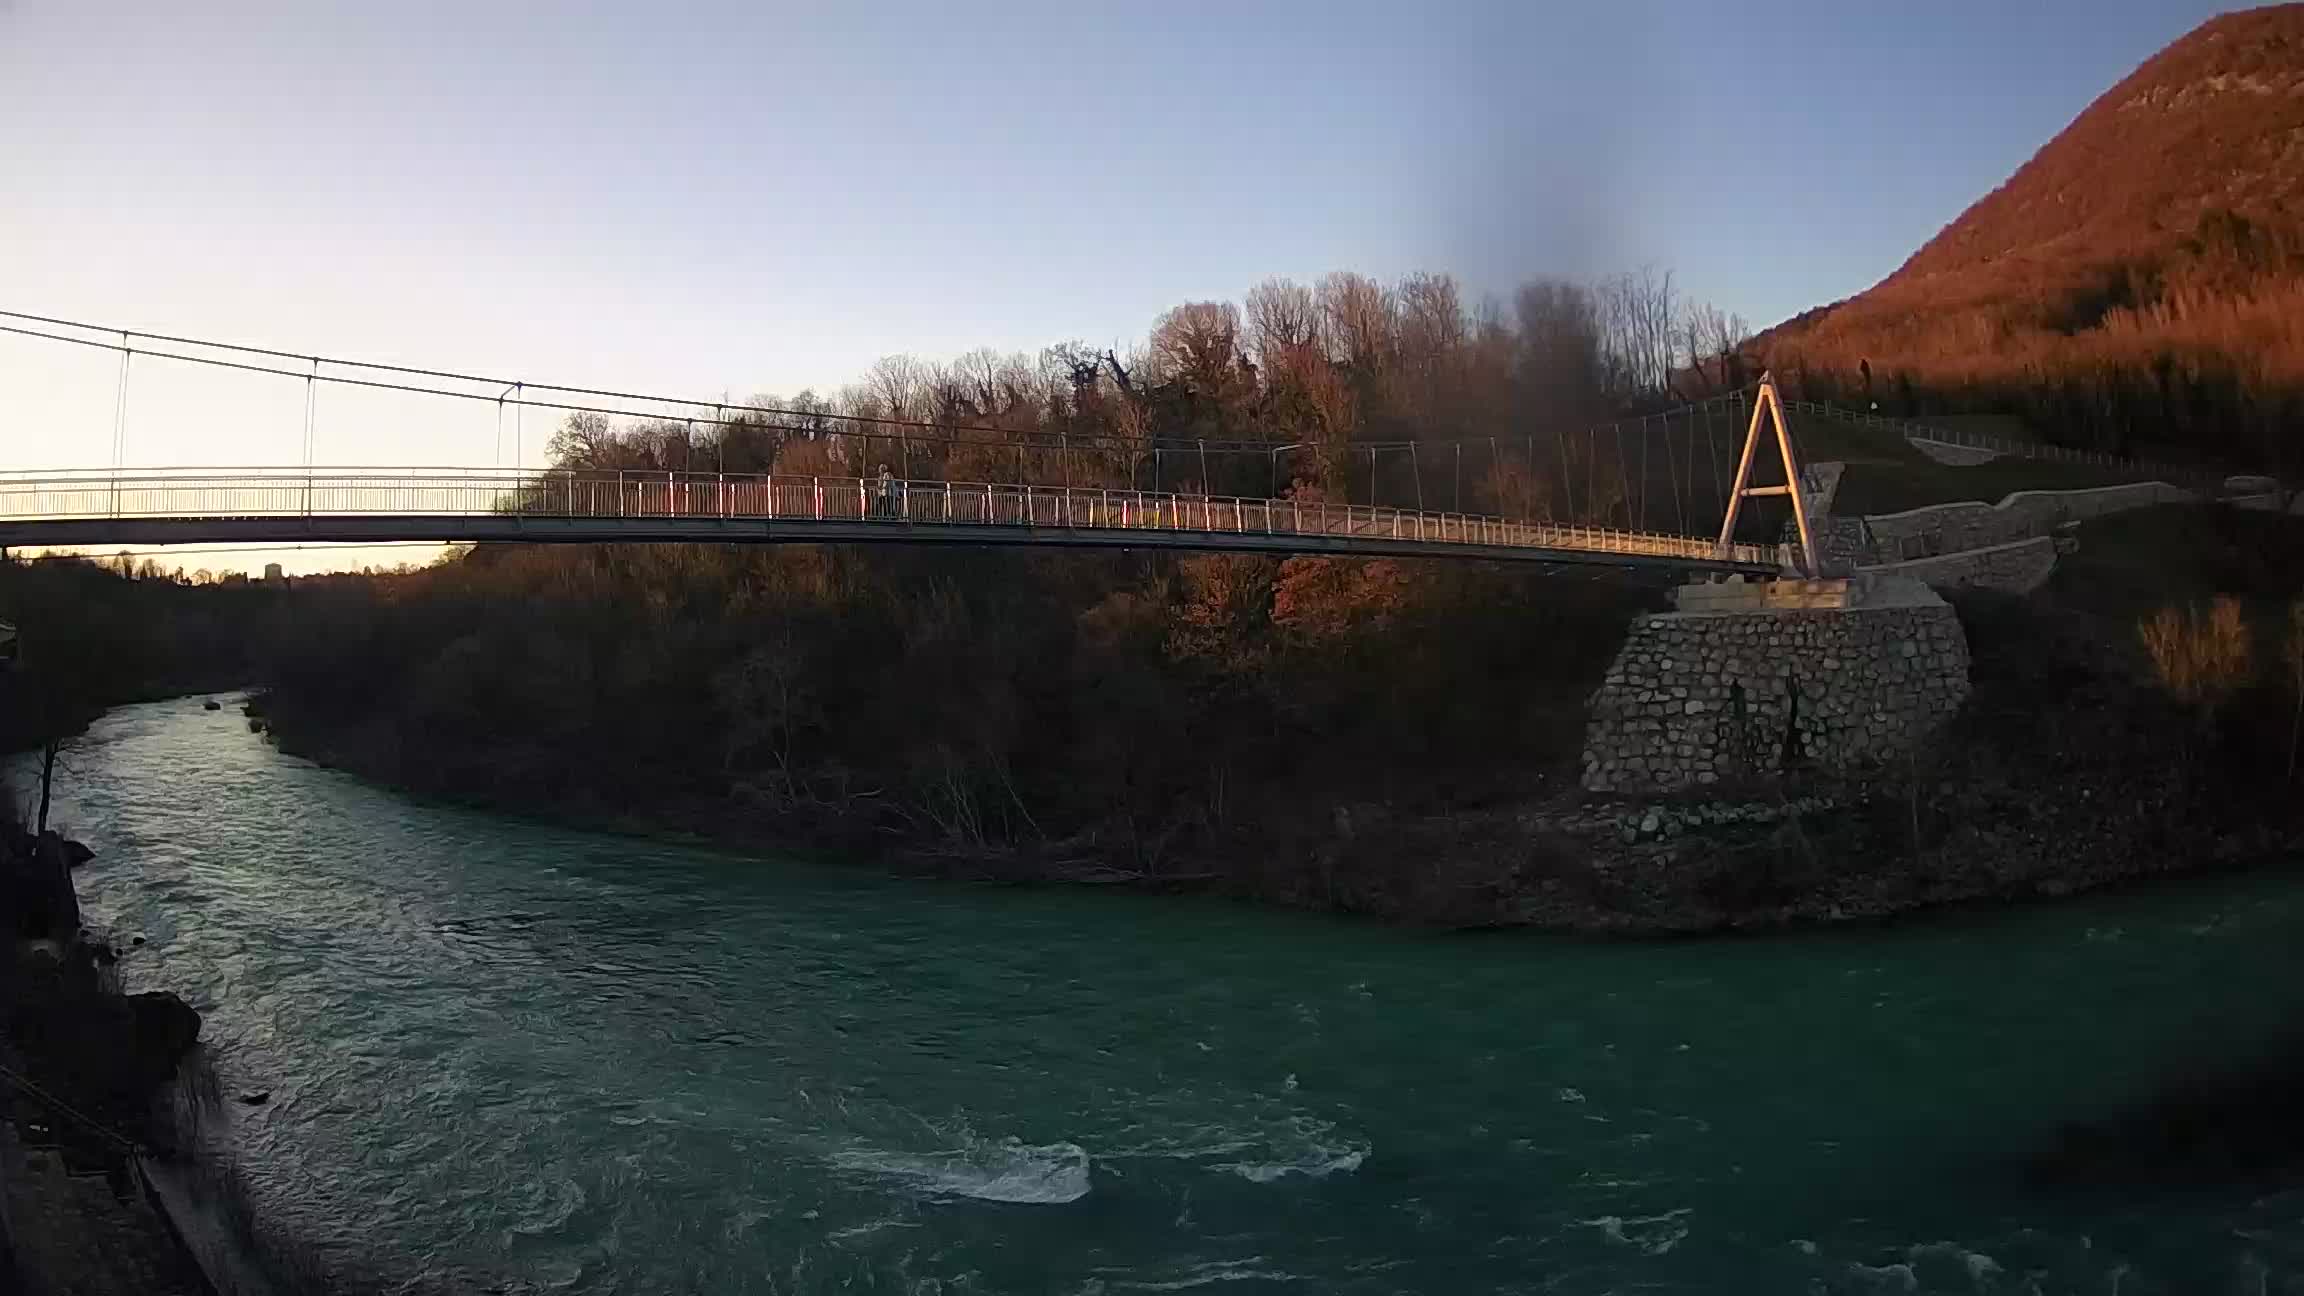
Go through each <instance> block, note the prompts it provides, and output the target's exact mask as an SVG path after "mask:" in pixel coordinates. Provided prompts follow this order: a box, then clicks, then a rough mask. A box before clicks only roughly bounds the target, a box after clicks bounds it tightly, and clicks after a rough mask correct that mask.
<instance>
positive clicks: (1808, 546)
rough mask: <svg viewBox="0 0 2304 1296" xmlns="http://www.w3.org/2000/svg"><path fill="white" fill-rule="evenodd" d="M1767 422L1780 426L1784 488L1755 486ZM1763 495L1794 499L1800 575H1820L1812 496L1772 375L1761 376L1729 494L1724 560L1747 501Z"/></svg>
mask: <svg viewBox="0 0 2304 1296" xmlns="http://www.w3.org/2000/svg"><path fill="white" fill-rule="evenodd" d="M1764 419H1772V420H1773V421H1774V422H1775V425H1776V449H1777V452H1778V453H1779V454H1781V455H1782V456H1783V457H1784V484H1783V485H1782V486H1754V485H1752V456H1753V453H1754V452H1755V451H1757V450H1758V449H1759V448H1760V425H1761V421H1762V420H1764ZM1763 495H1789V496H1791V497H1792V523H1793V526H1794V527H1795V528H1797V529H1798V531H1799V533H1800V572H1801V574H1802V575H1804V576H1815V575H1817V574H1818V567H1817V562H1816V537H1815V533H1814V532H1812V531H1810V530H1809V529H1808V497H1807V496H1806V495H1804V494H1802V493H1801V490H1800V456H1799V454H1798V453H1797V452H1796V451H1794V450H1793V449H1792V429H1791V428H1790V427H1789V426H1788V425H1787V424H1786V423H1785V421H1784V401H1783V398H1781V397H1779V396H1778V395H1777V394H1776V376H1775V374H1774V373H1772V372H1771V373H1764V374H1761V375H1760V393H1759V395H1757V396H1755V397H1753V399H1752V426H1751V427H1750V428H1749V429H1748V430H1747V431H1746V432H1745V433H1744V455H1743V457H1742V458H1741V459H1738V460H1737V461H1736V485H1735V486H1734V487H1733V488H1731V489H1730V490H1729V492H1728V516H1727V517H1726V518H1724V519H1722V520H1721V523H1720V556H1721V557H1723V558H1725V557H1727V556H1728V553H1729V549H1728V546H1729V544H1730V542H1732V541H1733V540H1735V538H1736V515H1737V514H1738V513H1739V512H1741V511H1742V510H1743V507H1744V501H1745V500H1747V499H1756V498H1758V497H1760V496H1763Z"/></svg>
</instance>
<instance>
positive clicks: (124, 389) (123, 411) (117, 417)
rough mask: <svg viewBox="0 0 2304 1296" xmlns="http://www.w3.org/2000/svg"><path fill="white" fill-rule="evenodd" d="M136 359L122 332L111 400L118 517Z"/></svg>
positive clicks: (114, 500) (114, 506) (114, 511)
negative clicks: (130, 377)
mask: <svg viewBox="0 0 2304 1296" xmlns="http://www.w3.org/2000/svg"><path fill="white" fill-rule="evenodd" d="M135 358H136V348H135V345H134V344H133V343H132V342H130V341H129V337H128V334H127V332H126V331H125V330H123V331H122V332H121V334H120V377H119V379H118V380H117V384H118V385H117V386H116V387H115V389H114V391H113V398H112V515H113V516H114V517H118V516H119V515H120V468H121V464H122V461H123V460H124V459H126V457H127V454H128V372H129V361H131V360H134V359H135Z"/></svg>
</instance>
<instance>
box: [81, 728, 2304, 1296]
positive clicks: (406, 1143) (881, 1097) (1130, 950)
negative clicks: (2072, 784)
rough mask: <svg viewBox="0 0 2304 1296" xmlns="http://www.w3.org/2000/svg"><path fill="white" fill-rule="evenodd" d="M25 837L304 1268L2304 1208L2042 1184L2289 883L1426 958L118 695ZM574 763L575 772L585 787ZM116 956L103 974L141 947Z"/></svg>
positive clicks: (1493, 1254)
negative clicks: (116, 947) (502, 792)
mask: <svg viewBox="0 0 2304 1296" xmlns="http://www.w3.org/2000/svg"><path fill="white" fill-rule="evenodd" d="M67 759H68V762H69V769H68V772H67V774H66V776H65V779H64V782H63V785H62V787H61V788H60V791H59V796H58V802H57V808H56V819H57V820H58V821H59V823H60V824H61V825H62V826H63V827H64V828H65V829H66V830H67V831H68V832H70V833H72V834H74V835H77V836H79V837H81V838H82V839H84V840H85V841H87V842H88V843H89V844H90V845H91V846H93V847H94V848H95V849H96V851H97V853H98V854H97V859H96V861H95V862H94V863H92V864H90V865H88V866H87V867H86V868H84V869H83V870H82V871H81V873H80V875H79V881H80V887H81V891H82V893H83V897H84V904H85V906H86V908H87V910H88V912H89V916H90V918H91V920H92V921H94V922H95V923H97V924H99V925H101V926H103V927H105V928H108V929H109V930H110V931H111V932H112V933H113V934H114V936H115V938H116V939H117V940H118V942H119V943H120V945H121V947H122V949H123V950H124V951H125V958H124V960H123V964H122V970H123V973H124V976H125V978H126V979H127V981H128V983H129V985H130V987H131V988H139V989H141V988H169V989H173V990H176V991H177V992H179V993H181V994H183V995H184V996H185V997H186V998H188V999H190V1000H191V1001H192V1002H193V1003H194V1004H195V1006H197V1007H198V1008H199V1009H200V1010H201V1012H202V1013H203V1014H204V1015H205V1017H206V1027H205V1034H204V1038H205V1039H206V1040H207V1041H208V1043H209V1047H210V1049H211V1051H212V1054H213V1057H214V1061H215V1066H216V1068H217V1070H218V1071H219V1072H220V1073H221V1075H222V1077H223V1080H224V1085H225V1091H226V1093H227V1094H233V1093H237V1092H240V1091H244V1090H264V1091H267V1092H268V1093H269V1094H270V1098H269V1101H268V1102H266V1103H265V1104H264V1105H262V1106H253V1107H249V1106H240V1105H238V1104H236V1103H227V1110H228V1112H229V1113H230V1114H229V1127H228V1128H227V1129H226V1130H225V1131H224V1132H223V1133H222V1135H221V1136H220V1137H221V1138H222V1139H223V1140H224V1141H225V1143H226V1144H227V1145H228V1146H229V1147H230V1148H231V1150H232V1154H233V1155H234V1156H235V1157H236V1158H237V1160H238V1161H239V1163H240V1165H241V1166H242V1168H243V1171H244V1175H245V1178H246V1180H247V1182H248V1184H249V1185H250V1189H251V1191H252V1193H253V1195H254V1197H255V1199H256V1204H257V1206H258V1207H259V1209H260V1211H261V1212H262V1214H263V1215H264V1216H265V1217H266V1218H267V1219H268V1220H270V1221H271V1223H272V1225H273V1227H274V1228H276V1229H277V1230H279V1231H281V1232H283V1233H285V1234H288V1235H290V1236H293V1237H295V1238H296V1239H298V1240H299V1241H300V1242H301V1244H302V1245H304V1246H305V1247H308V1248H310V1249H311V1250H313V1251H314V1252H316V1253H317V1254H319V1255H320V1256H322V1257H323V1258H324V1259H325V1260H327V1261H328V1262H329V1263H331V1264H334V1265H337V1266H342V1267H346V1268H350V1269H355V1270H361V1271H367V1272H372V1273H377V1274H382V1275H388V1276H395V1277H398V1278H406V1279H412V1280H418V1281H422V1282H426V1283H427V1284H441V1283H444V1284H448V1285H452V1286H458V1287H463V1286H469V1287H470V1288H472V1289H475V1290H478V1289H486V1288H489V1287H491V1286H494V1287H496V1288H497V1289H499V1290H514V1291H529V1290H541V1291H564V1292H581V1293H606V1292H620V1293H653V1292H690V1291H694V1292H712V1293H755V1292H758V1293H766V1292H778V1293H798V1292H820V1291H843V1292H919V1293H930V1292H933V1293H979V1292H1052V1293H1123V1292H1167V1291H1185V1290H1197V1289H1202V1288H1207V1289H1213V1290H1217V1291H1222V1292H1224V1293H1225V1294H1226V1296H1249V1294H1250V1293H1256V1292H1347V1293H1393V1292H1420V1293H1453V1292H1531V1293H1533V1292H1553V1293H1579V1294H1581V1293H1592V1294H1597V1293H1608V1292H1781V1293H1790V1294H1795V1296H1800V1294H1806V1293H1819V1292H1821V1293H1840V1292H1914V1291H1920V1292H1956V1293H1964V1294H1972V1293H2002V1292H2006V1293H2022V1292H2035V1291H2037V1292H2042V1293H2053V1292H2075V1293H2078V1292H2088V1293H2114V1294H2117V1296H2139V1294H2142V1293H2151V1292H2193V1291H2213V1292H2258V1291H2273V1292H2280V1291H2290V1290H2304V1194H2299V1193H2296V1192H2291V1191H2273V1190H2268V1189H2265V1188H2263V1187H2262V1186H2260V1185H2257V1186H2250V1185H2240V1184H2220V1183H2215V1182H2210V1183H2207V1184H2205V1185H2203V1184H2198V1183H2195V1184H2192V1185H2189V1186H2186V1187H2182V1188H2176V1187H2167V1186H2160V1185H2157V1184H2154V1183H2151V1182H2140V1181H2135V1180H2133V1179H2131V1180H2126V1181H2115V1182H2106V1183H2098V1184H2093V1185H2084V1186H2080V1187H2071V1186H2064V1187H2056V1188H2047V1187H2041V1186H2037V1184H2036V1183H2035V1181H2034V1180H2033V1179H2031V1178H2029V1177H2028V1176H2027V1175H2026V1174H2025V1163H2026V1162H2027V1160H2028V1159H2029V1158H2031V1157H2032V1156H2033V1155H2034V1154H2036V1153H2037V1152H2038V1151H2039V1150H2040V1149H2041V1148H2043V1147H2044V1146H2045V1145H2046V1144H2047V1143H2048V1141H2049V1140H2050V1139H2051V1138H2052V1136H2053V1135H2054V1133H2055V1131H2056V1129H2057V1127H2058V1125H2059V1124H2060V1123H2062V1122H2065V1121H2071V1120H2081V1119H2089V1118H2095V1117H2101V1116H2104V1115H2107V1114H2109V1113H2112V1112H2115V1111H2118V1110H2120V1109H2121V1108H2122V1107H2123V1106H2125V1105H2127V1104H2130V1103H2133V1102H2135V1101H2137V1100H2139V1099H2141V1098H2143V1097H2145V1096H2147V1095H2148V1094H2150V1093H2151V1092H2153V1091H2154V1089H2155V1087H2156V1086H2158V1085H2159V1084H2160V1083H2161V1082H2162V1081H2163V1080H2164V1079H2165V1078H2166V1076H2167V1075H2168V1074H2169V1073H2170V1070H2171V1067H2172V1066H2173V1065H2174V1064H2175V1063H2176V1062H2178V1061H2179V1060H2182V1059H2193V1060H2206V1061H2218V1060H2224V1059H2239V1058H2244V1057H2247V1056H2249V1055H2250V1054H2251V1053H2253V1052H2254V1051H2256V1050H2258V1049H2260V1048H2261V1047H2263V1046H2264V1045H2266V1044H2268V1043H2269V1042H2271V1041H2273V1040H2275V1039H2277V1038H2279V1037H2280V1036H2281V1033H2282V1032H2283V1031H2284V1030H2285V1029H2287V1028H2288V1027H2289V1025H2290V1024H2291V1023H2293V1022H2295V1021H2297V1020H2300V1019H2304V1014H2299V1012H2298V1009H2299V1008H2304V976H2300V975H2299V973H2300V972H2304V967H2300V964H2304V940H2299V939H2298V937H2299V934H2300V933H2304V883H2300V882H2299V881H2298V880H2297V879H2295V878H2294V877H2292V876H2283V875H2278V874H2258V875H2254V876H2249V877H2241V878H2228V879H2218V880H2211V881H2203V882H2194V883H2188V884H2184V885H2181V886H2172V887H2166V888H2160V889H2155V890H2152V891H2149V892H2143V893H2136V894H2130V895H2124V896H2118V897H2111V898H2104V899H2090V900H2081V901H2074V902H2067V903H2062V904H2057V905H2048V906H2038V907H2026V908H2021V909H2014V910H2003V911H1973V912H1966V913H1961V914H1955V915H1950V916H1944V917H1939V918H1934V919H1930V920H1928V921H1924V922H1914V923H1909V924H1906V925H1903V926H1900V927H1897V928H1894V929H1889V930H1869V931H1863V932H1833V933H1819V934H1813V935H1804V936H1797V937H1785V938H1769V939H1737V940H1715V941H1702V942H1679V943H1666V942H1659V943H1608V944H1602V943H1590V942H1583V941H1575V940H1568V939H1562V938H1557V937H1550V936H1543V935H1535V934H1526V933H1502V934H1492V935H1479V936H1466V935H1449V934H1436V933H1428V932H1419V931H1408V930H1394V929H1389V928H1386V927H1383V926H1380V925H1375V924H1371V923H1366V922H1354V921H1342V920H1337V919H1333V918H1327V917H1321V916H1314V915H1304V914H1292V913H1285V912H1275V911H1271V910H1267V909H1258V908H1248V907H1241V906H1234V905H1229V904H1225V903H1221V902H1215V901H1208V900H1202V899H1160V898H1147V897H1143V896H1137V895H1124V894H1104V893H1097V892H1087V891H1077V890H1062V889H1011V888H996V887H980V886H969V885H959V884H942V883H931V882H920V881H908V880H897V879H890V878H887V877H884V876H881V875H879V874H877V873H875V872H874V871H873V870H871V869H869V868H863V867H842V866H840V865H838V864H837V863H836V862H828V861H821V860H809V859H805V858H801V857H797V856H793V855H790V854H786V853H780V852H779V851H778V850H777V849H776V847H775V845H774V844H773V843H768V842H763V843H761V845H760V848H759V851H758V852H757V853H756V854H753V855H749V856H747V855H739V854H731V853H727V852H721V851H709V850H701V849H690V848H686V847H681V846H675V845H666V844H660V843H655V842H650V841H643V840H635V839H628V838H620V837H613V836H604V835H598V834H591V833H584V832H576V831H569V830H565V829H559V828H554V827H548V826H540V825H537V824H534V823H528V822H523V821H520V820H516V819H511V818H505V817H500V816H493V815H488V814H481V813H475V812H470V811H465V810H459V809H452V808H443V807H440V806H435V805H427V804H420V803H417V802H413V801H410V800H407V799H405V798H402V797H400V796H397V795H394V794H392V793H390V792H387V791H384V790H382V789H379V788H376V787H373V786H370V785H367V784H364V783H362V782H360V781H358V780H357V779H354V778H351V777H349V776H346V775H343V774H339V773H334V772H331V771H327V770H323V769H319V768H317V767H315V766H313V765H311V764H310V763H308V762H305V761H302V760H298V759H295V758H293V757H288V756H283V755H281V754H280V753H278V752H277V751H275V750H273V749H272V748H271V747H269V746H267V745H266V744H265V743H264V742H263V741H262V740H261V739H259V738H257V737H255V736H253V735H251V734H250V733H248V731H247V728H246V726H245V724H244V723H243V721H242V719H241V717H240V715H239V714H238V711H237V708H236V707H227V709H225V710H223V711H220V712H208V711H203V710H202V709H201V706H200V701H199V700H198V699H180V700H175V701H169V702H162V703H155V704H150V705H143V706H134V707H127V708H123V709H121V710H118V711H115V712H113V713H111V714H110V715H108V716H106V717H105V718H104V719H103V720H101V721H100V722H99V723H98V724H97V725H96V726H95V727H94V729H93V730H92V731H91V733H90V734H89V736H88V738H87V739H86V740H84V742H83V743H82V744H81V747H80V749H79V750H78V751H77V752H76V753H74V754H72V755H70V756H69V757H68V758H67ZM603 759H610V757H608V756H606V755H604V756H603ZM136 936H141V937H143V938H144V943H143V944H142V945H140V946H138V945H134V944H133V943H132V938H133V937H136Z"/></svg>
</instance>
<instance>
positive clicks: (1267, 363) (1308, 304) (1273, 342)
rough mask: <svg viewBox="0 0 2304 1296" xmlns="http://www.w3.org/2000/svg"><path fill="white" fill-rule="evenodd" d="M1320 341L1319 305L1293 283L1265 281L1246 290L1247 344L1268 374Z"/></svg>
mask: <svg viewBox="0 0 2304 1296" xmlns="http://www.w3.org/2000/svg"><path fill="white" fill-rule="evenodd" d="M1319 337H1320V305H1319V303H1318V302H1317V301H1316V300H1315V299H1314V298H1313V296H1312V290H1311V289H1309V288H1307V287H1305V286H1304V285H1302V284H1300V283H1297V282H1296V281H1295V280H1293V279H1267V280H1265V281H1264V282H1262V283H1260V284H1258V285H1256V286H1255V287H1254V288H1251V289H1249V290H1248V340H1249V344H1250V345H1251V346H1252V347H1254V349H1255V352H1256V362H1257V363H1258V364H1260V365H1262V366H1264V371H1265V373H1267V374H1270V373H1272V372H1274V371H1275V370H1278V369H1281V368H1283V367H1286V366H1289V365H1291V364H1292V362H1293V359H1294V357H1295V355H1296V354H1297V353H1298V352H1300V351H1305V350H1309V349H1310V348H1311V347H1312V346H1313V345H1314V344H1315V343H1317V342H1318V341H1319Z"/></svg>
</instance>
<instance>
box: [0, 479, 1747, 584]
mask: <svg viewBox="0 0 2304 1296" xmlns="http://www.w3.org/2000/svg"><path fill="white" fill-rule="evenodd" d="M407 540H437V541H442V542H448V541H464V540H512V541H526V542H589V543H599V542H610V541H623V542H635V541H691V542H711V543H878V544H887V543H896V544H1029V545H1048V546H1073V547H1082V546H1093V547H1104V548H1177V549H1217V550H1239V551H1257V552H1271V553H1333V554H1358V555H1381V556H1419V557H1453V558H1476V559H1487V560H1501V561H1522V562H1552V563H1603V564H1609V565H1663V566H1671V567H1677V568H1681V569H1687V570H1710V571H1738V572H1748V573H1753V574H1773V573H1775V572H1776V571H1778V570H1779V569H1780V565H1781V564H1780V559H1779V556H1778V554H1777V553H1776V551H1775V550H1774V549H1772V548H1770V547H1768V546H1763V545H1735V546H1731V548H1730V550H1729V552H1727V553H1726V554H1722V553H1721V552H1720V551H1719V549H1718V547H1717V546H1716V544H1715V543H1714V542H1713V541H1712V540H1710V539H1701V538H1696V537H1689V536H1675V535H1663V534H1656V533H1649V532H1637V531H1624V530H1616V529H1612V528H1606V527H1580V526H1563V525H1557V524H1553V523H1544V522H1511V521H1506V520H1504V519H1501V518H1490V517H1478V516H1471V515H1466V514H1461V513H1440V512H1426V511H1419V510H1413V509H1392V508H1382V507H1370V506H1366V505H1342V504H1321V503H1313V502H1308V501H1299V500H1286V499H1277V500H1276V499H1247V498H1236V497H1228V496H1203V495H1184V494H1176V493H1160V492H1150V491H1116V490H1103V489H1096V488H1088V487H1064V486H1028V485H1003V484H984V483H953V482H940V481H893V482H881V481H875V480H869V479H860V478H854V477H846V478H830V477H786V476H772V477H771V476H751V475H736V474H727V475H723V474H711V473H693V474H679V473H632V472H624V473H617V472H550V473H521V474H515V473H503V472H477V471H462V470H413V471H412V470H356V469H354V470H346V469H321V470H314V471H312V472H310V473H309V474H307V473H305V472H303V471H300V470H299V471H293V472H291V471H287V470H270V469H247V470H200V471H168V472H157V473H155V472H129V473H122V474H120V475H118V476H114V475H110V474H93V473H82V474H53V475H19V476H11V477H0V545H97V546H102V545H116V544H181V543H192V542H200V541H246V542H264V541H273V542H279V543H308V542H347V543H371V544H372V543H381V542H385V541H407Z"/></svg>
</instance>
